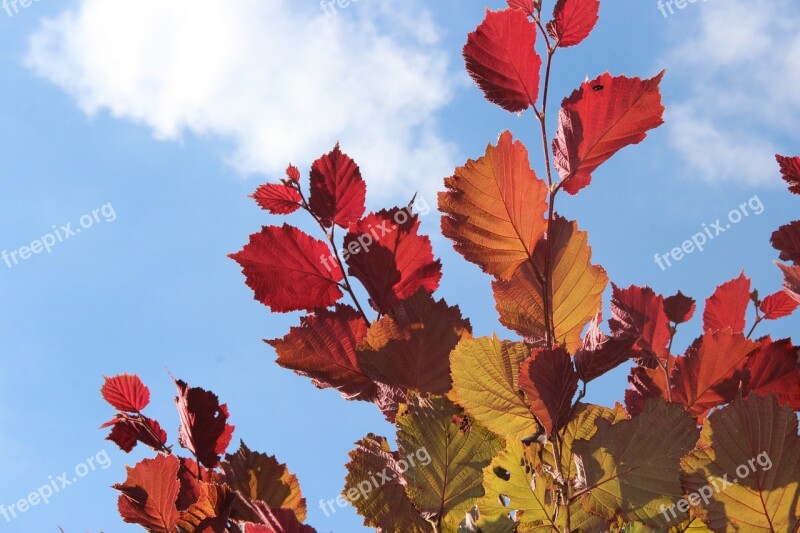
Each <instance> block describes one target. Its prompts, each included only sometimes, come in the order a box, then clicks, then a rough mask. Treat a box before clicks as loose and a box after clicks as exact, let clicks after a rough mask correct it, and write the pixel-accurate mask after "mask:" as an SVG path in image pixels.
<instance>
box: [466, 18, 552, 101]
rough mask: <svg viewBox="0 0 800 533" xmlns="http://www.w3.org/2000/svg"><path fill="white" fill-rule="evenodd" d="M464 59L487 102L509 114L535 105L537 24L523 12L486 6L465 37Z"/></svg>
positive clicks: (539, 66)
mask: <svg viewBox="0 0 800 533" xmlns="http://www.w3.org/2000/svg"><path fill="white" fill-rule="evenodd" d="M464 59H465V60H466V63H467V71H469V74H470V76H472V79H473V80H475V83H477V84H478V87H480V88H481V90H482V91H483V94H484V96H486V99H487V100H489V101H490V102H492V103H495V104H497V105H499V106H500V107H502V108H503V109H505V110H506V111H511V112H512V113H516V112H519V111H524V110H526V109H528V108H529V107H530V106H532V105H536V100H537V99H538V98H539V70H540V69H541V67H542V58H541V57H539V54H537V53H536V26H535V25H534V24H533V23H532V22H530V21H529V20H528V17H527V16H526V15H525V13H523V12H522V11H520V10H518V9H505V10H503V11H489V10H488V9H487V10H486V18H485V19H484V20H483V22H482V23H481V24H480V25H479V26H478V27H477V29H476V30H475V31H473V32H472V33H470V34H469V37H468V38H467V44H466V45H465V46H464Z"/></svg>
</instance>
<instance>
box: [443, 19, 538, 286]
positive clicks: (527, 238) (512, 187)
mask: <svg viewBox="0 0 800 533" xmlns="http://www.w3.org/2000/svg"><path fill="white" fill-rule="evenodd" d="M520 16H522V14H521V13H520ZM445 186H446V187H447V191H446V192H443V193H439V209H440V210H441V211H442V212H443V213H444V215H445V216H443V217H442V233H444V235H445V236H446V237H449V238H450V239H452V240H453V241H454V243H455V244H454V246H455V249H456V251H458V252H459V253H460V254H461V255H463V256H464V257H465V258H466V259H467V260H468V261H472V262H473V263H475V264H477V265H478V266H480V267H481V268H482V269H483V271H484V272H486V273H488V274H491V275H493V276H497V277H498V278H501V279H509V278H510V277H511V276H512V275H513V274H514V272H515V271H516V270H517V268H519V266H520V265H521V264H522V263H524V262H525V261H527V260H528V258H530V257H531V255H532V254H533V250H534V247H535V246H536V243H537V242H538V241H539V239H540V238H541V237H542V236H543V235H544V233H545V229H546V227H547V220H546V219H545V217H544V214H545V211H546V210H547V202H546V198H547V194H548V193H547V185H546V184H545V183H544V182H543V181H542V180H540V179H538V178H537V177H536V173H534V171H533V170H531V167H530V163H529V161H528V151H527V150H526V149H525V146H524V145H523V144H522V143H521V142H519V141H516V142H514V141H513V138H512V136H511V133H510V132H508V131H506V132H504V133H503V134H502V135H501V136H500V139H499V141H498V143H497V145H496V146H491V145H490V146H488V147H487V148H486V155H484V156H483V157H481V158H480V159H478V160H477V161H472V160H470V161H468V162H467V164H466V165H465V166H463V167H459V168H457V169H456V173H455V175H454V176H453V177H451V178H448V179H446V180H445Z"/></svg>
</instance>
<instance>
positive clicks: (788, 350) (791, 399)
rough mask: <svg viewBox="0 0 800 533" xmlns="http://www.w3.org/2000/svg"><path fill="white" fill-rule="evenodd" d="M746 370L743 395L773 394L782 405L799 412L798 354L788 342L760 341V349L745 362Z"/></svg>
mask: <svg viewBox="0 0 800 533" xmlns="http://www.w3.org/2000/svg"><path fill="white" fill-rule="evenodd" d="M745 369H746V370H747V373H748V379H747V380H746V386H745V387H744V391H745V394H749V393H756V394H759V395H762V396H766V395H768V394H774V395H775V396H776V397H777V398H778V402H779V403H780V404H781V405H790V406H791V407H792V409H794V410H795V411H800V352H799V351H798V348H797V347H796V346H793V345H792V341H791V340H790V339H784V340H780V341H775V342H772V339H770V338H769V337H765V338H764V339H761V347H760V348H759V350H758V351H757V352H755V353H754V354H753V355H751V356H750V357H749V358H748V360H747V364H746V365H745Z"/></svg>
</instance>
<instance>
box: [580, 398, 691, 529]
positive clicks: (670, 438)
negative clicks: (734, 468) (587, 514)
mask: <svg viewBox="0 0 800 533" xmlns="http://www.w3.org/2000/svg"><path fill="white" fill-rule="evenodd" d="M697 435H698V430H697V427H696V426H695V422H694V419H692V418H691V417H690V416H689V415H688V414H687V413H686V412H685V411H684V410H683V408H682V406H680V405H676V404H666V403H664V402H662V401H661V400H652V401H649V402H647V403H646V404H645V406H644V410H643V411H642V414H640V415H639V416H637V417H636V418H633V419H631V420H623V421H621V422H619V423H617V424H614V425H612V424H611V423H609V422H608V421H606V420H598V421H597V433H595V434H594V436H592V438H591V439H589V440H579V441H576V442H575V443H574V445H573V451H574V452H575V453H576V454H577V455H578V456H579V457H580V459H581V460H582V462H583V468H584V472H585V485H584V487H582V488H581V489H580V490H579V491H578V494H577V495H576V496H575V497H573V499H579V500H580V501H581V503H582V504H583V506H584V508H586V509H587V510H588V511H591V512H593V513H595V514H597V515H599V516H601V517H603V518H605V519H607V520H613V519H614V518H616V517H617V516H621V517H622V518H623V519H624V520H625V521H628V522H634V521H639V522H643V523H644V524H645V525H648V526H661V525H665V524H666V519H665V518H664V516H662V515H661V514H660V512H661V511H660V509H661V506H666V507H669V506H670V505H672V504H673V503H674V502H676V501H677V500H678V499H680V498H681V497H682V496H683V489H682V487H681V481H680V469H679V461H680V458H681V457H683V456H684V455H686V453H688V452H689V451H690V450H691V449H693V448H694V445H695V443H696V442H697ZM684 517H685V514H684Z"/></svg>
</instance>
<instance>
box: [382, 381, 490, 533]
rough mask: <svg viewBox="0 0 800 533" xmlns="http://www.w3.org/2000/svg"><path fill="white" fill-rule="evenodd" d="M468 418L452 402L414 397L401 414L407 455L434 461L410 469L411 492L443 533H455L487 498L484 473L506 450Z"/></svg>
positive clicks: (401, 438) (399, 419)
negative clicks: (450, 532) (476, 504)
mask: <svg viewBox="0 0 800 533" xmlns="http://www.w3.org/2000/svg"><path fill="white" fill-rule="evenodd" d="M463 417H464V415H463V413H462V412H461V410H460V409H459V408H458V407H457V406H456V405H454V404H453V403H452V402H450V401H449V400H448V399H446V398H443V397H430V398H427V399H422V398H420V397H418V396H416V395H413V394H412V395H411V396H410V397H409V402H408V404H404V405H402V406H401V407H400V412H399V413H398V414H397V428H398V431H397V443H398V445H399V447H400V451H401V455H402V456H404V457H409V456H416V457H419V456H420V455H422V456H423V457H424V456H427V457H429V459H430V461H429V462H428V464H424V462H417V464H416V466H414V467H410V468H409V469H408V471H407V472H406V473H405V479H406V481H407V483H408V485H407V487H406V491H407V493H408V496H409V498H410V499H411V501H412V503H413V504H414V506H415V507H416V508H417V509H418V510H419V511H420V512H421V513H422V515H423V516H424V517H425V518H427V519H428V520H429V521H431V522H433V523H435V524H437V526H438V527H439V531H441V532H442V533H444V532H449V531H453V532H455V531H456V530H457V529H458V526H459V524H460V523H461V522H462V521H463V520H464V519H465V517H466V515H467V513H468V512H469V511H470V509H472V507H473V506H474V504H475V501H476V500H477V499H478V498H480V497H481V496H483V487H482V481H483V475H482V471H483V468H484V467H485V466H486V465H487V464H489V462H490V461H491V460H492V457H494V456H495V454H496V453H497V452H498V451H499V449H500V447H501V441H500V440H499V439H498V438H497V437H496V436H495V435H494V434H493V433H492V432H491V431H489V430H488V429H486V428H484V427H482V426H480V425H478V424H477V423H469V422H468V421H466V420H465V419H464V418H463ZM459 422H461V423H459ZM464 422H466V423H464Z"/></svg>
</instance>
